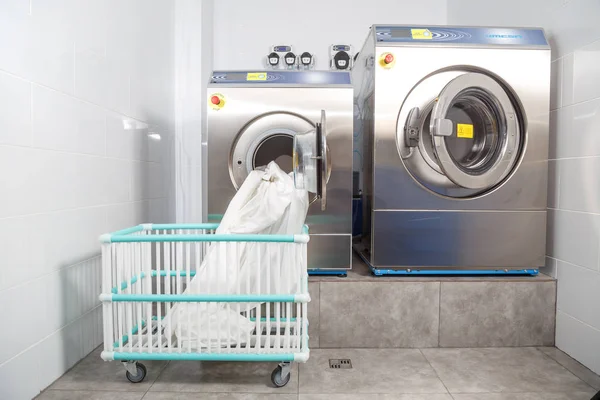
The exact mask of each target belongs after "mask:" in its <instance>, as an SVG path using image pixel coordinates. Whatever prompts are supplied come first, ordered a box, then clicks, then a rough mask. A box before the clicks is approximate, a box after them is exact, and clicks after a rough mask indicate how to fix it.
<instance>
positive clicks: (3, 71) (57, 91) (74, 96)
mask: <svg viewBox="0 0 600 400" xmlns="http://www.w3.org/2000/svg"><path fill="white" fill-rule="evenodd" d="M30 1H31V0H30ZM0 73H3V74H7V75H9V76H11V77H13V78H17V79H19V80H22V81H25V82H29V83H31V84H32V85H37V86H39V87H41V88H44V89H48V90H51V91H54V92H56V93H60V94H62V95H64V96H67V97H70V98H73V99H75V100H79V101H81V102H83V103H87V104H88V105H92V106H95V107H98V108H100V109H102V110H106V111H111V112H114V113H116V114H119V115H123V116H124V117H127V118H129V119H132V120H135V121H137V122H142V123H146V124H149V123H150V122H148V121H146V120H143V119H141V118H139V117H134V116H131V115H128V114H126V113H123V112H121V111H119V110H117V109H113V108H108V107H105V106H102V105H100V104H98V103H94V102H92V101H89V100H86V99H83V98H81V97H78V96H76V95H75V94H74V93H73V94H71V93H67V92H64V91H62V90H60V89H56V88H53V87H51V86H47V85H44V84H42V83H39V82H35V81H32V80H30V79H27V78H24V77H22V76H19V75H17V74H14V73H12V72H10V71H7V70H5V69H2V68H0ZM73 76H75V73H73ZM73 79H74V78H73ZM73 86H75V85H74V81H73ZM129 86H130V88H129V91H131V82H130V83H129ZM73 92H74V90H73ZM129 97H131V95H130V96H129ZM129 102H130V105H129V110H131V99H129ZM152 125H153V126H156V127H158V128H162V129H167V127H166V126H163V125H162V124H155V123H152Z"/></svg>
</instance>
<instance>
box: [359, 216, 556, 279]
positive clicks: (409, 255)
mask: <svg viewBox="0 0 600 400" xmlns="http://www.w3.org/2000/svg"><path fill="white" fill-rule="evenodd" d="M545 232H546V211H514V212H511V211H504V212H489V211H429V210H424V211H374V212H373V237H375V238H376V240H375V242H374V245H373V247H372V248H371V261H372V264H373V265H374V266H375V267H378V268H407V267H409V268H415V267H438V268H444V267H446V268H449V267H451V268H454V269H460V268H490V267H497V268H534V267H540V266H543V265H544V262H545V250H546V247H545V245H546V239H545Z"/></svg>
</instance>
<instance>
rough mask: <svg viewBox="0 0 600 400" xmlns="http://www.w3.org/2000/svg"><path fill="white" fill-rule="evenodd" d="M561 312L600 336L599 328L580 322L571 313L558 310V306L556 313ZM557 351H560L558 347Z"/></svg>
mask: <svg viewBox="0 0 600 400" xmlns="http://www.w3.org/2000/svg"><path fill="white" fill-rule="evenodd" d="M559 312H561V313H563V314H565V315H568V316H569V318H573V319H574V320H575V321H577V322H579V323H580V324H582V325H585V326H586V327H588V328H590V329H592V330H594V331H596V332H598V333H599V334H600V329H598V328H594V327H593V326H592V325H590V324H588V323H587V322H584V321H582V320H580V319H579V318H577V317H574V316H572V315H571V314H569V313H568V312H566V311H563V310H561V309H560V308H558V306H557V307H556V313H557V314H558V313H559ZM557 349H558V347H557ZM559 350H561V349H559ZM561 351H562V350H561ZM565 353H566V352H565ZM567 354H568V353H567Z"/></svg>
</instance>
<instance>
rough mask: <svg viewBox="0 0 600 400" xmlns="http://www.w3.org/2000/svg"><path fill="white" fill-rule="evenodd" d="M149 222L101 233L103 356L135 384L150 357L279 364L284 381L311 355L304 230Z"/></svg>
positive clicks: (278, 379)
mask: <svg viewBox="0 0 600 400" xmlns="http://www.w3.org/2000/svg"><path fill="white" fill-rule="evenodd" d="M217 227H218V224H183V225H180V224H160V225H159V224H144V225H139V226H135V227H132V228H128V229H124V230H121V231H118V232H115V233H112V234H106V235H102V236H101V238H100V240H101V242H102V294H101V295H100V300H101V301H102V307H103V314H104V326H103V328H104V351H103V352H102V358H103V359H104V360H107V361H108V360H118V361H121V362H122V363H123V365H124V367H125V369H126V377H127V379H129V380H130V381H131V382H133V383H137V382H141V381H143V380H144V378H145V376H146V367H145V366H144V365H143V364H142V363H141V362H140V361H144V360H189V361H262V362H277V363H278V365H277V367H276V368H275V369H274V371H273V373H272V374H271V381H272V382H273V384H274V385H275V386H276V387H282V386H285V385H286V384H287V383H288V381H289V379H290V370H291V363H292V362H294V361H297V362H306V361H307V360H308V357H309V348H308V318H307V303H308V302H309V301H310V296H309V293H308V281H307V278H308V274H307V269H306V247H307V242H308V240H309V235H308V228H307V227H304V229H303V232H301V233H299V234H297V235H259V234H246V235H242V234H217V233H215V231H216V229H217Z"/></svg>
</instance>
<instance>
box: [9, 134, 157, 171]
mask: <svg viewBox="0 0 600 400" xmlns="http://www.w3.org/2000/svg"><path fill="white" fill-rule="evenodd" d="M167 135H169V134H168V133H167ZM0 147H17V148H21V149H31V150H39V151H50V152H53V153H62V154H70V155H79V156H86V157H93V158H101V159H104V160H119V161H137V162H143V163H148V164H157V165H162V164H163V162H162V161H152V160H141V159H137V158H121V157H113V156H107V155H101V154H92V153H81V152H77V151H68V150H61V149H52V148H48V147H34V146H24V145H18V144H10V143H0Z"/></svg>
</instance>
